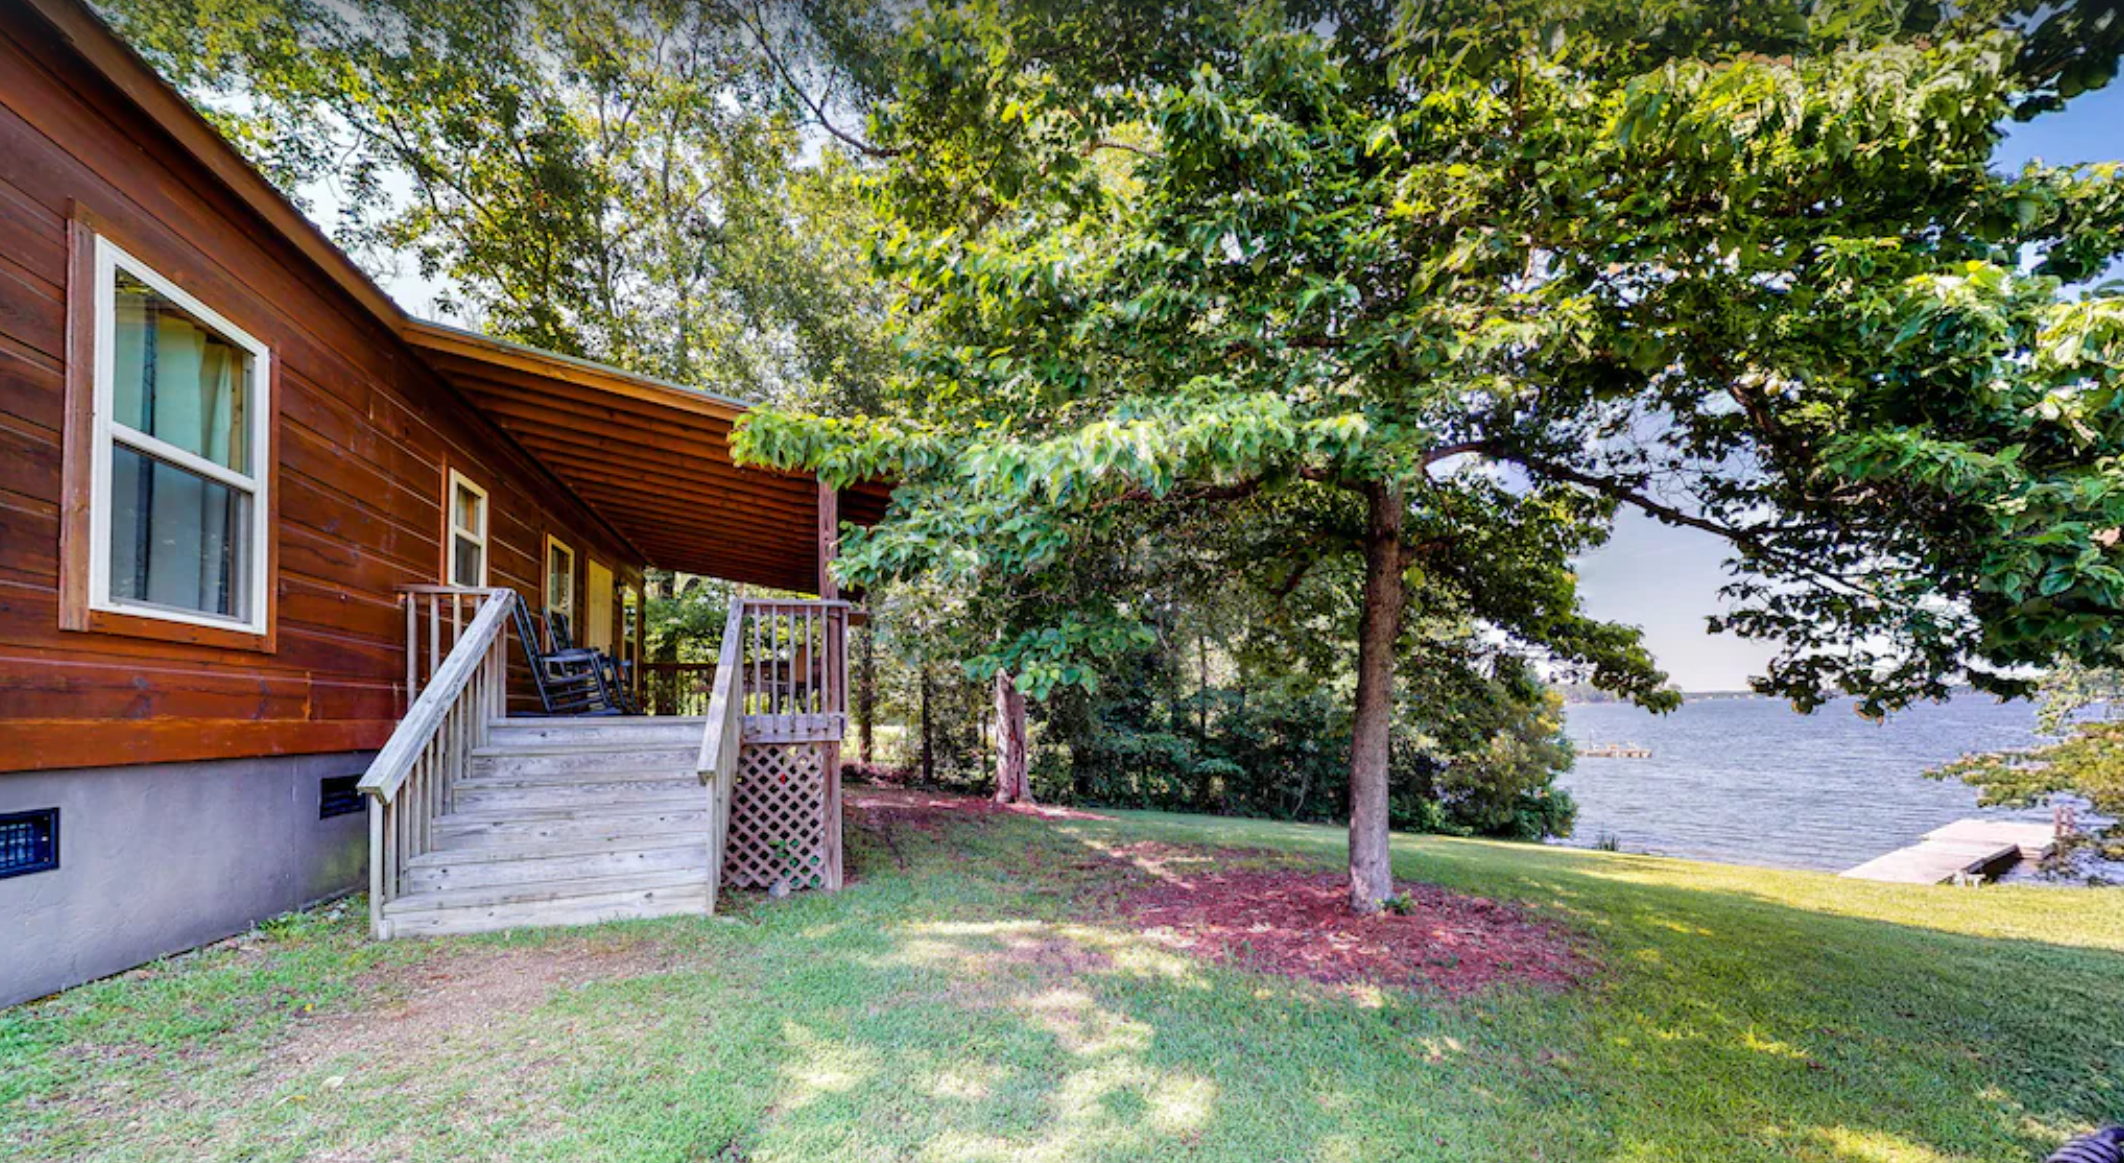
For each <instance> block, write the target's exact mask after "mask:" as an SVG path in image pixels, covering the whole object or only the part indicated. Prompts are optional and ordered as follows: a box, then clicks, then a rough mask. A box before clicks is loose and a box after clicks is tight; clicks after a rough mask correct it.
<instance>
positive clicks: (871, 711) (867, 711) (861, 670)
mask: <svg viewBox="0 0 2124 1163" xmlns="http://www.w3.org/2000/svg"><path fill="white" fill-rule="evenodd" d="M855 712H856V757H857V758H859V759H861V760H862V762H863V766H865V767H868V766H870V744H871V740H872V737H873V735H874V724H875V723H876V720H877V716H878V651H877V631H876V630H875V629H873V628H872V627H871V625H870V624H869V623H867V622H866V623H864V625H863V643H862V653H860V654H858V655H856V705H855Z"/></svg>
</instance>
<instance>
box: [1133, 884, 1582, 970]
mask: <svg viewBox="0 0 2124 1163" xmlns="http://www.w3.org/2000/svg"><path fill="white" fill-rule="evenodd" d="M1400 889H1401V891H1403V892H1405V893H1407V894H1408V895H1409V896H1410V897H1411V898H1412V899H1413V900H1414V901H1415V906H1416V907H1415V911H1414V912H1413V913H1411V914H1410V915H1407V916H1397V915H1394V914H1391V913H1382V914H1380V915H1378V916H1374V917H1360V916H1358V915H1356V914H1354V913H1352V912H1350V907H1349V880H1348V878H1347V877H1345V876H1342V875H1339V874H1336V873H1329V872H1302V871H1278V870H1262V871H1257V870H1247V869H1233V870H1230V871H1223V872H1206V873H1201V874H1197V875H1193V876H1188V877H1185V878H1182V879H1175V880H1165V881H1158V882H1154V883H1152V884H1149V885H1146V886H1144V887H1143V888H1142V889H1141V890H1139V891H1137V892H1136V893H1134V894H1132V895H1130V896H1129V897H1127V898H1126V899H1124V900H1123V901H1122V903H1121V909H1122V912H1123V913H1124V915H1126V916H1127V917H1128V918H1129V919H1130V920H1131V921H1133V922H1135V923H1136V924H1138V925H1141V926H1142V927H1143V928H1144V929H1146V930H1149V931H1150V932H1151V935H1152V936H1153V937H1155V938H1158V939H1160V940H1162V941H1164V942H1165V943H1166V944H1168V945H1171V946H1173V947H1174V948H1178V949H1182V950H1185V951H1187V952H1189V953H1193V954H1196V955H1199V956H1205V957H1208V958H1210V959H1212V960H1216V961H1222V962H1228V963H1231V964H1235V965H1241V966H1244V967H1246V968H1248V969H1254V970H1258V971H1262V972H1267V973H1276V974H1281V975H1283V976H1286V977H1298V978H1304V979H1306V980H1308V981H1317V982H1322V983H1324V984H1328V985H1358V984H1370V985H1380V986H1389V987H1402V988H1428V989H1434V990H1438V991H1440V992H1443V993H1446V994H1449V995H1455V996H1458V995H1462V994H1468V993H1473V992H1476V991H1479V990H1482V989H1485V988H1487V987H1490V986H1493V985H1498V984H1506V985H1512V984H1521V985H1534V986H1538V987H1542V988H1548V989H1562V988H1565V987H1567V986H1569V985H1571V984H1573V983H1574V982H1577V981H1579V980H1581V979H1582V978H1584V977H1585V976H1587V974H1588V973H1590V972H1591V970H1592V962H1591V961H1590V959H1588V958H1587V957H1586V955H1585V954H1584V953H1582V952H1580V950H1579V949H1578V947H1577V945H1576V943H1575V942H1574V941H1573V940H1572V938H1571V935H1570V934H1569V933H1568V932H1567V931H1566V930H1564V929H1562V928H1560V927H1559V926H1556V925H1554V924H1550V923H1548V922H1545V921H1542V920H1539V919H1537V918H1534V917H1530V916H1528V915H1527V914H1526V913H1525V912H1524V911H1523V910H1521V909H1519V908H1516V907H1514V906H1512V905H1507V904H1500V903H1498V902H1496V901H1492V900H1485V899H1484V898H1482V897H1475V896H1467V895H1465V894H1462V893H1457V892H1452V891H1449V890H1447V889H1443V888H1439V887H1437V886H1435V885H1427V884H1403V885H1401V886H1400Z"/></svg>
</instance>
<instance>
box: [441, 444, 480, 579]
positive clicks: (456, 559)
mask: <svg viewBox="0 0 2124 1163" xmlns="http://www.w3.org/2000/svg"><path fill="white" fill-rule="evenodd" d="M449 510H450V511H449V518H448V520H449V522H450V538H449V541H450V544H449V547H448V548H449V555H450V557H449V571H450V576H449V579H448V583H447V584H449V585H453V586H475V587H483V586H485V585H486V584H487V490H485V489H483V488H480V487H479V486H478V485H475V484H473V483H472V482H471V481H470V480H469V479H467V478H466V476H465V474H463V473H461V472H459V471H457V470H456V469H454V468H453V469H451V470H450V496H449Z"/></svg>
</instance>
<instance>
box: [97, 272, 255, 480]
mask: <svg viewBox="0 0 2124 1163" xmlns="http://www.w3.org/2000/svg"><path fill="white" fill-rule="evenodd" d="M116 323H117V329H116V334H115V336H114V338H115V340H116V345H115V359H114V360H113V364H112V383H111V388H112V393H111V394H112V416H113V418H114V419H116V420H117V421H118V423H120V424H123V425H125V426H126V427H128V428H131V429H134V430H136V431H139V432H145V433H147V434H148V435H149V436H153V437H155V438H156V439H158V440H164V441H168V442H169V443H171V444H174V445H176V446H177V447H179V448H182V449H184V450H185V451H186V452H190V453H195V454H197V455H199V456H202V457H205V458H206V459H208V460H211V461H213V462H214V463H215V464H219V465H224V466H226V467H228V468H232V469H234V470H236V471H237V472H240V473H246V474H248V473H249V472H250V471H251V454H250V449H249V448H248V436H249V432H250V423H249V421H248V420H247V419H246V409H247V408H248V407H249V405H250V383H251V353H250V352H248V351H245V350H244V349H243V348H241V347H238V346H236V345H235V344H233V343H230V342H229V341H228V340H226V339H223V338H222V337H221V336H220V335H219V334H218V333H216V332H215V331H213V330H211V329H210V328H208V327H207V326H206V324H204V323H201V322H199V321H198V320H197V319H194V318H193V317H192V316H191V315H189V314H187V313H186V312H185V310H184V308H182V307H179V306H177V305H176V304H175V303H172V302H170V301H169V300H168V299H165V298H163V297H162V295H161V294H159V293H157V292H156V291H154V290H153V289H151V288H149V287H148V285H147V284H145V283H143V282H141V281H139V280H138V279H135V278H133V277H132V276H131V275H128V274H126V273H125V272H124V271H119V272H118V287H117V311H116Z"/></svg>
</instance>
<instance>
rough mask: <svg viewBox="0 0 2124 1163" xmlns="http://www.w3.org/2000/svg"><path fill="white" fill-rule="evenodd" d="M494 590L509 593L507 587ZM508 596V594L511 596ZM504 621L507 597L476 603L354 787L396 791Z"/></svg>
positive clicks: (385, 793) (379, 793) (388, 794)
mask: <svg viewBox="0 0 2124 1163" xmlns="http://www.w3.org/2000/svg"><path fill="white" fill-rule="evenodd" d="M408 592H416V591H411V590H409V591H408ZM420 592H424V591H420ZM500 592H502V593H509V591H507V590H503V591H500ZM509 596H510V597H512V598H513V597H515V596H516V595H514V594H509ZM508 624H509V603H508V602H507V601H499V602H495V601H487V602H482V603H480V607H479V614H478V615H477V616H475V617H474V618H473V619H472V625H471V626H470V627H468V628H467V629H466V631H465V633H464V634H462V635H461V636H459V638H458V640H457V645H456V646H454V647H452V648H451V650H450V653H449V655H448V656H447V657H445V658H444V659H443V663H442V665H441V666H440V667H438V668H437V669H436V671H435V678H434V680H433V681H431V682H429V683H428V685H427V688H426V689H424V690H422V691H421V692H420V697H419V698H417V699H415V700H413V706H412V707H411V708H410V709H408V710H407V711H406V717H405V718H403V719H400V720H399V721H398V727H397V729H396V730H394V731H392V732H391V739H390V741H389V742H387V743H385V744H384V745H383V750H382V751H379V752H377V753H376V758H375V759H374V760H372V761H370V763H369V770H368V772H367V773H366V774H364V775H363V776H362V777H361V783H360V785H359V787H360V789H361V791H362V792H363V793H365V794H367V795H372V796H375V797H376V798H377V799H380V800H389V799H391V798H392V797H393V796H395V795H397V794H398V789H399V787H400V786H402V785H403V784H404V783H405V779H406V772H407V770H408V769H410V768H411V767H412V765H413V760H414V759H416V758H418V757H419V755H420V750H421V748H422V747H425V746H426V745H427V742H428V740H429V739H431V738H433V737H434V735H435V729H436V728H437V727H439V726H441V725H442V720H443V715H444V714H445V713H446V712H448V711H449V709H450V704H452V703H454V702H456V701H457V696H458V695H459V694H460V693H462V692H463V691H464V689H465V686H466V684H467V683H470V682H471V681H472V675H473V672H474V671H475V670H476V669H477V668H478V666H479V661H480V659H481V658H482V657H484V656H485V654H486V653H487V647H489V646H491V645H493V643H494V640H495V637H496V636H497V635H499V634H501V632H502V631H503V629H504V628H506V627H507V626H508Z"/></svg>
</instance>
